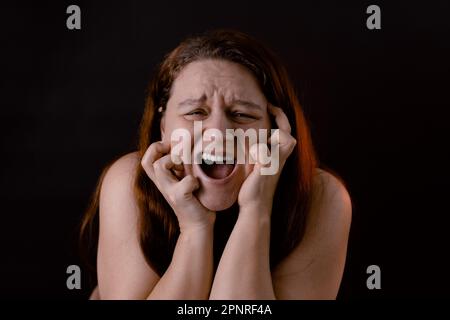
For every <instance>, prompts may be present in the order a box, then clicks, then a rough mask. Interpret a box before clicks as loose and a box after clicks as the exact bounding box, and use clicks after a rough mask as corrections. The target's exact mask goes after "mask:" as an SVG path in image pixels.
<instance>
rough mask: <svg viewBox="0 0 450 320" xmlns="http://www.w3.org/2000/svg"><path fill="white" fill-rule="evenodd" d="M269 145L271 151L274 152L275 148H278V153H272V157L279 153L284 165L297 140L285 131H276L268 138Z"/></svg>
mask: <svg viewBox="0 0 450 320" xmlns="http://www.w3.org/2000/svg"><path fill="white" fill-rule="evenodd" d="M269 143H270V145H271V150H272V151H275V148H279V152H272V154H273V157H276V156H277V153H279V157H280V159H281V160H282V161H283V163H284V161H285V160H286V159H287V158H288V157H289V155H290V154H291V153H292V151H293V150H294V148H295V145H296V144H297V140H295V138H294V137H293V136H291V135H290V134H288V133H286V132H285V131H281V130H277V131H275V132H274V134H272V136H271V137H270V138H269Z"/></svg>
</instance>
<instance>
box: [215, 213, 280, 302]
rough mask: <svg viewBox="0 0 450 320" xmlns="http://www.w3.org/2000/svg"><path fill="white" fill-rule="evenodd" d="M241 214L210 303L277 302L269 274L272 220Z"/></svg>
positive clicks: (219, 269) (219, 268) (226, 248)
mask: <svg viewBox="0 0 450 320" xmlns="http://www.w3.org/2000/svg"><path fill="white" fill-rule="evenodd" d="M247 213H250V212H242V210H241V212H240V214H239V218H238V220H237V222H236V224H235V226H234V229H233V231H232V233H231V235H230V238H229V239H228V242H227V245H226V247H225V249H224V252H223V254H222V257H221V260H220V263H219V266H218V269H217V272H216V275H215V278H214V282H213V285H212V289H211V295H210V299H275V294H274V291H273V285H272V278H271V272H270V261H269V251H270V216H269V215H260V214H258V213H259V212H251V213H250V214H247Z"/></svg>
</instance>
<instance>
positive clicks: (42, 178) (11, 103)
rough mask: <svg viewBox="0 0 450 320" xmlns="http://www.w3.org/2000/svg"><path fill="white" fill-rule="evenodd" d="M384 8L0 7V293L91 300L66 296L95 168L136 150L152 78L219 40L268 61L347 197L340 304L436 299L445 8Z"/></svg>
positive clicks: (443, 270)
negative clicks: (350, 205) (195, 42)
mask: <svg viewBox="0 0 450 320" xmlns="http://www.w3.org/2000/svg"><path fill="white" fill-rule="evenodd" d="M392 2H393V1H391V3H389V4H388V3H381V2H380V1H370V2H366V1H358V2H356V1H355V3H353V4H350V3H343V1H301V2H300V3H299V1H273V2H271V3H264V4H263V3H261V2H245V1H237V2H234V1H226V2H214V1H204V2H203V1H202V2H195V4H192V3H191V2H190V1H182V2H179V3H175V2H162V1H158V2H156V1H147V2H145V3H144V2H142V3H141V2H138V1H122V2H121V3H114V4H112V3H110V2H99V1H95V3H93V1H92V2H91V1H89V2H88V1H86V2H83V1H73V2H66V1H58V2H56V1H55V2H54V3H51V2H47V3H46V2H41V1H40V2H35V3H29V4H26V3H24V2H18V3H17V4H9V5H6V4H3V3H2V8H1V17H0V30H1V49H0V52H1V73H2V80H1V102H0V106H1V109H0V110H1V129H0V130H1V131H0V133H1V163H2V164H1V166H0V170H1V185H0V186H1V189H0V206H1V207H0V208H1V219H2V220H1V224H0V225H1V226H2V228H1V232H0V234H1V260H0V261H1V273H0V277H1V279H0V288H1V289H0V295H1V296H4V297H9V298H33V297H39V298H56V299H82V298H85V297H86V296H87V295H88V287H87V286H86V285H85V283H86V281H85V280H84V281H83V288H82V290H73V291H70V290H68V289H67V288H66V277H67V274H66V268H67V266H68V265H71V264H80V259H79V257H78V254H77V251H76V233H77V226H78V223H79V221H80V219H81V217H82V214H83V211H84V209H85V208H86V205H87V203H88V199H89V196H90V194H91V192H92V191H93V189H94V186H95V183H96V181H97V178H98V176H99V174H100V172H101V169H102V168H103V166H104V165H106V164H107V163H108V162H109V161H110V160H112V159H113V158H115V157H117V156H119V155H121V154H124V153H127V152H130V151H133V150H135V147H134V146H135V141H136V137H137V127H138V123H139V120H140V118H141V115H142V111H143V106H144V97H145V88H146V84H147V83H148V81H149V79H150V77H151V75H152V71H153V70H154V67H155V66H156V64H157V63H158V62H159V61H160V60H161V59H162V58H163V56H164V54H165V53H167V52H168V51H169V50H171V49H172V48H174V47H175V46H176V45H177V44H178V43H179V41H181V40H182V39H183V38H185V37H186V36H187V35H190V34H193V33H198V32H202V31H205V30H207V29H212V28H218V27H231V28H236V29H240V30H242V31H245V32H248V33H250V34H252V35H254V36H256V37H257V38H259V39H260V40H262V41H264V42H265V43H266V44H268V45H269V46H270V47H271V48H273V49H274V50H275V51H276V52H277V53H278V54H279V56H281V58H282V59H283V61H284V62H285V63H286V65H287V66H288V68H289V71H290V74H291V77H292V79H293V80H294V81H295V83H296V86H297V88H298V89H299V92H300V99H301V102H302V103H303V106H304V108H305V112H306V115H307V117H308V119H309V120H310V122H311V126H312V133H313V137H314V142H315V145H316V147H317V151H318V154H319V156H320V159H321V160H322V162H323V163H324V164H326V165H327V166H329V167H330V168H332V169H334V170H336V171H337V172H338V173H339V174H340V175H341V176H342V177H343V179H344V180H345V181H346V183H347V184H348V188H349V191H350V193H351V196H352V199H353V201H354V212H353V223H352V230H351V236H350V243H349V251H348V259H347V265H346V269H345V274H344V278H343V282H342V286H341V291H340V293H339V298H341V299H371V298H384V297H387V298H403V297H442V296H444V295H446V296H447V297H448V291H449V288H450V282H449V267H450V265H449V262H448V259H447V257H448V251H449V250H448V244H449V231H448V229H449V218H448V214H449V210H448V204H447V199H448V196H447V193H448V179H449V174H448V168H447V164H448V161H447V157H446V150H447V147H448V143H447V137H446V132H445V131H446V129H447V123H448V119H447V114H448V112H447V109H448V108H449V106H450V105H449V102H448V101H449V100H448V92H449V91H450V90H449V88H450V86H449V76H450V72H449V71H450V68H449V65H450V64H449V59H450V58H449V57H450V40H449V39H450V32H449V31H450V23H449V20H450V19H449V16H450V5H449V2H448V1H434V2H433V3H431V2H425V1H423V2H421V3H416V4H413V3H411V2H410V1H404V2H403V3H401V2H396V4H393V3H392ZM70 4H77V5H79V6H80V7H81V25H82V29H81V30H68V29H67V28H66V18H67V17H68V15H67V14H66V8H67V6H68V5H70ZM370 4H378V5H379V6H380V7H381V23H382V29H381V30H368V29H367V28H366V19H367V17H368V14H366V8H367V6H368V5H370ZM371 264H376V265H379V266H380V268H381V286H382V289H381V290H372V291H371V290H368V289H367V287H366V279H367V274H366V268H367V266H369V265H371Z"/></svg>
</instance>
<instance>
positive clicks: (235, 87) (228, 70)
mask: <svg viewBox="0 0 450 320" xmlns="http://www.w3.org/2000/svg"><path fill="white" fill-rule="evenodd" d="M215 95H219V96H220V97H222V98H223V99H224V100H225V102H227V101H232V100H236V99H245V100H248V99H253V100H256V101H255V102H260V103H263V102H264V101H265V97H264V95H263V93H262V91H261V89H260V87H259V85H258V82H257V80H256V78H255V77H254V76H253V75H252V73H251V72H250V71H249V70H248V69H247V68H246V67H244V66H242V65H240V64H238V63H234V62H230V61H226V60H218V59H215V60H212V59H208V60H200V61H195V62H191V63H189V64H188V65H187V66H186V67H184V68H183V69H182V70H181V72H180V74H179V75H178V77H177V78H176V79H175V81H174V83H173V86H172V92H171V96H172V98H173V99H174V100H176V101H178V100H179V99H187V98H189V99H196V98H199V97H201V96H206V97H207V98H211V97H213V96H215Z"/></svg>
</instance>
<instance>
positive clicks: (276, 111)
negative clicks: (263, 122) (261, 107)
mask: <svg viewBox="0 0 450 320" xmlns="http://www.w3.org/2000/svg"><path fill="white" fill-rule="evenodd" d="M268 107H269V112H270V113H271V114H272V115H273V116H274V117H275V123H276V124H277V126H278V128H279V129H281V130H283V131H286V132H287V133H291V125H290V123H289V119H288V117H287V116H286V114H285V113H284V112H283V110H282V109H281V108H278V107H275V106H273V105H271V104H270V103H269V104H268Z"/></svg>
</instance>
